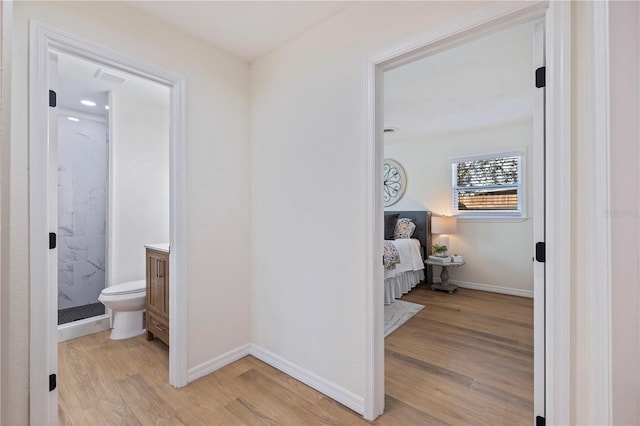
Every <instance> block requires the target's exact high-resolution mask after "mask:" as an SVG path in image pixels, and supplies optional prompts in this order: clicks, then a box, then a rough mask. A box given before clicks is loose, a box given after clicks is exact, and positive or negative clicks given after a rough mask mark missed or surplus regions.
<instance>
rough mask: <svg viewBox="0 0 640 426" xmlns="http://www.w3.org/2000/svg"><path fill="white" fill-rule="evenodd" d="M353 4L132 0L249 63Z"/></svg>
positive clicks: (132, 3)
mask: <svg viewBox="0 0 640 426" xmlns="http://www.w3.org/2000/svg"><path fill="white" fill-rule="evenodd" d="M354 3H356V2H353V1H130V2H129V4H131V5H132V6H134V7H137V8H138V9H141V10H144V11H146V12H147V13H149V14H150V15H153V16H155V17H157V18H159V19H161V20H163V21H165V22H167V23H169V24H171V25H173V26H175V27H178V28H180V29H182V30H183V31H186V32H188V33H190V34H192V35H195V36H196V37H200V38H202V39H204V40H206V41H208V42H210V43H212V44H214V45H216V46H217V47H219V48H221V49H223V50H225V51H227V52H230V53H232V54H234V55H235V56H238V57H240V58H242V59H244V60H246V61H247V62H252V61H254V60H255V59H258V58H259V57H261V56H263V55H265V54H267V53H269V52H271V51H272V50H274V49H275V48H277V47H278V46H280V45H282V44H283V43H285V42H286V41H288V40H291V39H293V38H295V37H296V36H298V35H300V34H302V33H304V32H306V31H308V30H309V29H311V28H313V27H314V26H316V25H318V24H319V23H320V22H322V21H324V20H326V19H328V18H329V17H331V16H333V15H336V14H337V13H339V12H341V11H342V10H344V9H346V8H347V7H349V6H351V5H352V4H354Z"/></svg>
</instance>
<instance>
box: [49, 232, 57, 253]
mask: <svg viewBox="0 0 640 426" xmlns="http://www.w3.org/2000/svg"><path fill="white" fill-rule="evenodd" d="M56 240H57V236H56V233H55V232H49V249H54V248H56Z"/></svg>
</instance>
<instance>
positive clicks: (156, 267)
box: [147, 252, 169, 315]
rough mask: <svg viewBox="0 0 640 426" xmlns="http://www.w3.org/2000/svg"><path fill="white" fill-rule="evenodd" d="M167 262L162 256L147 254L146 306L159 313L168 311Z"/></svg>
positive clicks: (164, 313) (165, 313)
mask: <svg viewBox="0 0 640 426" xmlns="http://www.w3.org/2000/svg"><path fill="white" fill-rule="evenodd" d="M168 264H169V262H167V261H166V259H165V258H164V256H161V255H159V254H156V253H154V252H149V253H148V256H147V277H148V283H149V284H148V285H149V288H148V289H147V307H148V308H150V309H151V310H152V311H155V312H157V313H159V314H163V315H167V314H168V313H169V297H168V296H169V288H168V287H169V286H168V285H167V282H168V272H169V266H168Z"/></svg>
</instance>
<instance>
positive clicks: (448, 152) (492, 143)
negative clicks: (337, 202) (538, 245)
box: [384, 120, 533, 296]
mask: <svg viewBox="0 0 640 426" xmlns="http://www.w3.org/2000/svg"><path fill="white" fill-rule="evenodd" d="M532 126H533V124H532V121H531V120H525V121H519V122H512V123H508V124H504V125H501V126H493V127H486V128H480V129H477V130H475V131H466V132H459V133H451V134H445V135H438V136H427V137H424V138H419V137H411V138H404V139H398V140H397V141H396V142H395V143H387V144H386V145H385V147H384V155H385V158H392V159H394V160H396V161H398V162H399V163H400V164H401V165H402V167H403V168H404V169H405V172H406V174H407V183H408V184H407V190H406V192H405V193H404V195H403V197H402V198H401V199H400V201H398V202H397V203H396V204H394V205H393V206H390V207H387V209H386V210H417V209H427V210H431V211H432V212H434V213H436V214H446V215H451V212H452V208H451V165H450V159H451V158H455V157H463V156H468V155H474V154H483V153H491V152H500V151H514V150H523V151H524V152H525V162H524V171H525V175H524V183H525V185H524V186H525V188H526V198H525V200H526V203H525V208H526V211H525V216H527V217H528V218H527V219H526V220H524V221H521V222H510V221H500V220H493V221H489V222H487V221H485V220H482V221H478V220H473V219H462V220H458V232H457V233H456V234H454V235H450V237H449V253H451V254H453V253H457V254H460V255H462V256H463V258H464V260H465V263H466V265H464V267H462V268H451V269H450V270H449V274H450V277H451V281H453V282H459V283H461V284H462V285H469V284H472V285H473V284H475V285H480V286H493V287H499V288H500V289H504V290H500V289H496V290H500V291H512V290H515V293H516V294H522V295H529V293H530V295H531V296H533V266H532V262H531V253H532V250H533V249H532V247H533V228H532V227H533V220H532V216H531V212H532V211H533V209H532V208H531V198H532V170H533V168H532V167H531V166H532V144H533V127H532ZM436 238H437V236H436ZM438 274H439V268H436V271H435V278H436V280H438V279H439V278H438ZM481 288H482V287H481Z"/></svg>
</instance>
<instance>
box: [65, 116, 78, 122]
mask: <svg viewBox="0 0 640 426" xmlns="http://www.w3.org/2000/svg"><path fill="white" fill-rule="evenodd" d="M67 120H69V121H80V119H79V118H75V117H67Z"/></svg>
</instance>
